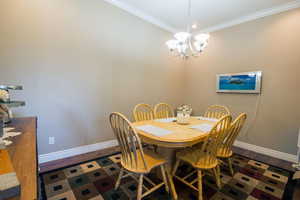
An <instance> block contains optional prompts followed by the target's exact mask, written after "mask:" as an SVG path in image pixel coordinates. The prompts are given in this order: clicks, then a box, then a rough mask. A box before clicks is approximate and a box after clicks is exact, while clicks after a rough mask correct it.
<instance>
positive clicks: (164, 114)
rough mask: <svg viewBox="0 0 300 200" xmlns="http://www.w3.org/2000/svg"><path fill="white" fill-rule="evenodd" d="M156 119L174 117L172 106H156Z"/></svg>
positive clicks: (164, 104)
mask: <svg viewBox="0 0 300 200" xmlns="http://www.w3.org/2000/svg"><path fill="white" fill-rule="evenodd" d="M154 117H155V118H156V119H161V118H170V117H174V110H173V108H172V106H170V105H169V104H166V103H159V104H156V105H155V106H154Z"/></svg>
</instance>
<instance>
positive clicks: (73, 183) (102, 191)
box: [41, 154, 293, 200]
mask: <svg viewBox="0 0 300 200" xmlns="http://www.w3.org/2000/svg"><path fill="white" fill-rule="evenodd" d="M232 160H233V165H234V171H235V174H234V176H233V177H231V176H230V175H229V169H228V166H226V165H222V167H221V172H222V175H221V178H222V188H221V189H218V188H217V186H216V183H215V180H214V178H213V177H212V176H210V175H209V174H207V175H205V176H204V177H203V184H204V185H203V195H204V199H205V200H256V199H263V200H280V199H292V193H293V191H292V190H293V185H292V182H291V181H290V178H291V172H289V171H286V170H283V169H280V168H276V167H273V166H270V165H267V164H265V163H261V162H258V161H255V160H251V159H249V158H246V157H243V156H240V155H234V156H233V159H232ZM119 170H120V154H115V155H111V156H106V157H102V158H99V159H96V160H92V161H89V162H85V163H80V164H78V165H74V166H70V167H67V168H63V169H58V170H55V171H51V172H47V173H44V174H41V182H42V196H43V199H48V200H73V199H76V200H130V199H136V193H137V183H136V181H135V180H133V179H132V178H129V177H128V178H125V179H123V180H122V182H121V184H120V188H119V189H118V190H114V184H115V181H116V179H117V176H118V173H119ZM191 170H192V168H191V167H190V166H188V165H182V166H180V167H179V169H178V171H177V172H178V173H177V175H178V176H184V175H186V174H188V173H189V172H191ZM148 176H149V177H150V178H151V179H152V180H154V181H155V182H160V178H159V177H158V176H157V175H156V173H155V171H154V172H153V173H151V174H149V175H148ZM196 184H197V183H196ZM195 186H197V185H195ZM175 187H176V191H177V193H178V196H179V199H184V200H194V199H195V200H196V199H198V198H197V192H195V191H193V190H192V189H190V188H189V187H188V186H185V185H183V184H181V183H179V182H178V181H176V180H175ZM143 199H145V200H150V199H151V200H152V199H153V200H169V199H170V200H171V199H172V198H171V197H170V195H169V194H167V193H166V192H165V190H164V187H162V188H161V189H159V190H157V191H156V192H154V193H152V194H150V195H149V196H147V197H145V198H143Z"/></svg>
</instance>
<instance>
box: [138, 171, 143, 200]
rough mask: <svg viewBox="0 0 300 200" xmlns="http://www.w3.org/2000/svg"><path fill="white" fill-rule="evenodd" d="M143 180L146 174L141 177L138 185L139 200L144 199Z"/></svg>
mask: <svg viewBox="0 0 300 200" xmlns="http://www.w3.org/2000/svg"><path fill="white" fill-rule="evenodd" d="M143 179H144V174H141V175H140V177H139V184H138V192H137V200H141V199H142V193H143Z"/></svg>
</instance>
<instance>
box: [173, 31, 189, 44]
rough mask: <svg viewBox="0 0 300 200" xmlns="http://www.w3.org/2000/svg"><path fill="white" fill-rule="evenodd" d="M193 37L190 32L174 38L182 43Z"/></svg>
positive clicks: (179, 34)
mask: <svg viewBox="0 0 300 200" xmlns="http://www.w3.org/2000/svg"><path fill="white" fill-rule="evenodd" d="M190 36H191V34H190V33H188V32H179V33H176V34H175V35H174V37H175V38H176V39H177V40H178V41H180V42H186V41H187V40H188V39H189V37H190Z"/></svg>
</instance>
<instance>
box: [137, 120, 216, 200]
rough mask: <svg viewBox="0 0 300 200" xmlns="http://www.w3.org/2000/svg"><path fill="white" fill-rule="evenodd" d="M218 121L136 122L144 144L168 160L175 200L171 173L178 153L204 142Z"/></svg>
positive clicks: (173, 192) (170, 181) (172, 192)
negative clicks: (153, 148)
mask: <svg viewBox="0 0 300 200" xmlns="http://www.w3.org/2000/svg"><path fill="white" fill-rule="evenodd" d="M217 121H218V120H217V119H214V118H206V117H200V116H199V117H197V116H193V117H190V118H189V120H188V121H187V123H184V124H182V123H177V120H176V118H165V119H154V120H147V121H138V122H134V123H133V126H134V128H135V130H136V132H137V134H138V135H139V137H140V139H141V140H142V142H143V143H146V144H151V145H155V146H156V147H158V150H157V153H158V154H160V155H161V156H162V157H163V158H164V159H166V160H167V173H168V180H169V185H170V189H171V194H172V197H173V199H175V200H176V199H178V196H177V193H176V190H175V186H174V183H173V179H172V176H171V171H172V168H173V164H174V162H175V159H176V158H175V156H176V155H175V154H176V151H178V150H180V149H182V148H188V147H191V146H193V145H195V144H198V143H201V142H203V141H204V140H205V139H206V138H207V136H208V135H209V131H210V129H211V128H212V127H213V125H214V124H215V123H216V122H217Z"/></svg>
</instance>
